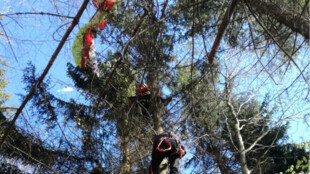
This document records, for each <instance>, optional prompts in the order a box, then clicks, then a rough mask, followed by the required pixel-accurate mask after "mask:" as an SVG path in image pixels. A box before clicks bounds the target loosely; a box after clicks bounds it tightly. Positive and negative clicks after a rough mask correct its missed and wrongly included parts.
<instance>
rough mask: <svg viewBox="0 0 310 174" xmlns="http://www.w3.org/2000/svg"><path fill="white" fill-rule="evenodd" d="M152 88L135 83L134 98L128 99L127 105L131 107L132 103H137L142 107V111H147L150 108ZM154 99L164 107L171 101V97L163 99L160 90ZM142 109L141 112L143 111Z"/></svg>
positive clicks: (144, 84)
mask: <svg viewBox="0 0 310 174" xmlns="http://www.w3.org/2000/svg"><path fill="white" fill-rule="evenodd" d="M152 88H153V87H152V86H148V85H147V84H146V83H142V84H141V83H140V82H138V81H137V82H136V91H135V94H136V95H135V96H131V97H128V101H129V105H130V106H132V105H133V103H134V102H136V101H138V102H139V103H140V104H142V105H143V107H144V108H143V109H144V110H145V109H149V107H150V106H151V104H152V102H151V96H152V93H151V92H152ZM156 97H157V98H156V99H159V101H160V102H161V103H163V104H164V105H165V106H166V105H167V104H168V103H169V102H170V101H171V100H172V98H171V97H169V98H167V99H164V98H162V97H161V96H160V90H158V91H157V93H156ZM143 109H142V110H143Z"/></svg>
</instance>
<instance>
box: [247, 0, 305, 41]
mask: <svg viewBox="0 0 310 174" xmlns="http://www.w3.org/2000/svg"><path fill="white" fill-rule="evenodd" d="M247 1H248V2H249V5H250V6H251V7H253V8H254V9H255V11H257V12H258V13H260V14H264V15H268V16H271V17H273V18H275V19H276V20H277V21H278V22H280V23H281V24H283V25H285V26H287V27H289V28H290V29H291V30H293V31H295V32H297V33H299V34H301V35H302V36H303V37H304V38H305V39H309V32H310V31H309V29H310V24H309V21H310V20H309V18H308V17H307V16H304V15H302V14H299V13H297V12H295V11H292V10H290V9H287V8H285V7H280V6H279V5H277V4H275V3H271V2H266V1H262V0H247ZM282 3H283V2H282Z"/></svg>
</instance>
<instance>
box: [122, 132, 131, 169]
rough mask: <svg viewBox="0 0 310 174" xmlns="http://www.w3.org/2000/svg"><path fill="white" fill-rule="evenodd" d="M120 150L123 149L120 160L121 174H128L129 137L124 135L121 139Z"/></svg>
mask: <svg viewBox="0 0 310 174" xmlns="http://www.w3.org/2000/svg"><path fill="white" fill-rule="evenodd" d="M122 141H123V142H122V148H123V155H122V156H123V160H122V167H121V173H124V174H130V173H131V172H132V171H131V167H130V163H129V162H130V157H129V155H130V151H129V136H128V135H125V136H123V137H122Z"/></svg>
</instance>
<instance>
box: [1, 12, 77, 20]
mask: <svg viewBox="0 0 310 174" xmlns="http://www.w3.org/2000/svg"><path fill="white" fill-rule="evenodd" d="M0 15H3V16H16V15H48V16H55V17H62V18H69V19H74V17H72V16H65V15H60V14H54V13H47V12H23V13H7V14H0Z"/></svg>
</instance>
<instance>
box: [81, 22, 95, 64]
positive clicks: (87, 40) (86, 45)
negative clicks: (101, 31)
mask: <svg viewBox="0 0 310 174" xmlns="http://www.w3.org/2000/svg"><path fill="white" fill-rule="evenodd" d="M93 39H94V35H93V34H92V27H90V28H89V29H87V32H86V34H85V36H84V48H83V51H82V54H83V57H82V61H81V67H82V68H86V64H87V63H88V59H89V48H90V46H91V45H92V44H93Z"/></svg>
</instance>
